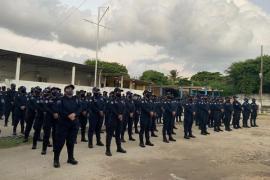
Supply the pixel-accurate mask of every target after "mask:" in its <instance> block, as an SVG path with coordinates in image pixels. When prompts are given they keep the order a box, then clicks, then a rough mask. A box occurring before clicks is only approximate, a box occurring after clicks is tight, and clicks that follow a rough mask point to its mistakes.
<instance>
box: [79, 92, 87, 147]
mask: <svg viewBox="0 0 270 180" xmlns="http://www.w3.org/2000/svg"><path fill="white" fill-rule="evenodd" d="M85 93H86V92H85V91H83V90H82V91H80V93H79V96H80V97H79V98H80V103H81V108H82V112H81V114H80V116H79V121H80V127H81V142H87V140H86V138H85V132H86V125H87V117H88V113H87V111H88V110H87V108H88V103H89V102H88V100H87V99H86V96H85Z"/></svg>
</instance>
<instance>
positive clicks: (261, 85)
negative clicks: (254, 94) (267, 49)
mask: <svg viewBox="0 0 270 180" xmlns="http://www.w3.org/2000/svg"><path fill="white" fill-rule="evenodd" d="M260 78H261V82H260V103H261V113H262V106H263V102H262V96H263V45H262V46H261V73H260Z"/></svg>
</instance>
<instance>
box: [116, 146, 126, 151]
mask: <svg viewBox="0 0 270 180" xmlns="http://www.w3.org/2000/svg"><path fill="white" fill-rule="evenodd" d="M116 152H119V153H127V151H126V150H124V149H123V148H122V147H121V145H120V144H119V145H117V151H116Z"/></svg>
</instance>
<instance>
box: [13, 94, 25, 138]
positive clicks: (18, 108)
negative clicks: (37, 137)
mask: <svg viewBox="0 0 270 180" xmlns="http://www.w3.org/2000/svg"><path fill="white" fill-rule="evenodd" d="M14 104H15V107H14V122H13V134H14V135H16V129H17V125H18V123H19V122H20V124H21V133H23V134H24V120H25V111H26V106H27V97H26V94H23V93H19V94H17V96H16V97H15V102H14Z"/></svg>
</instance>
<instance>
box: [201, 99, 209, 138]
mask: <svg viewBox="0 0 270 180" xmlns="http://www.w3.org/2000/svg"><path fill="white" fill-rule="evenodd" d="M198 108H199V109H200V110H199V112H200V129H201V134H207V133H208V132H207V123H208V121H209V120H208V119H209V114H210V105H209V103H208V102H207V101H206V100H202V101H201V102H200V104H199V106H198Z"/></svg>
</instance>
